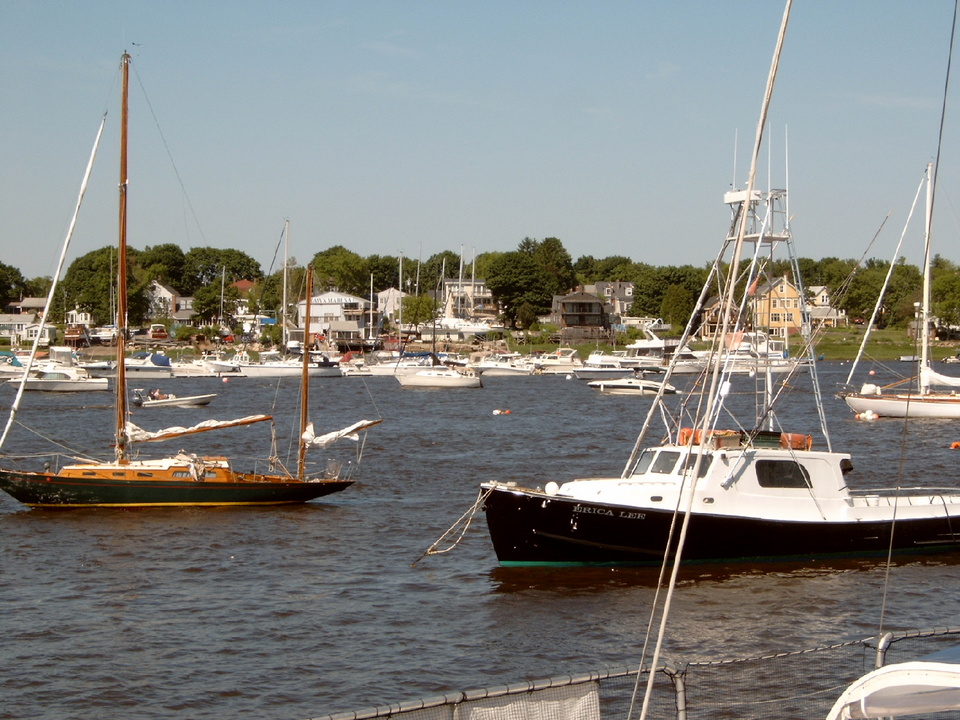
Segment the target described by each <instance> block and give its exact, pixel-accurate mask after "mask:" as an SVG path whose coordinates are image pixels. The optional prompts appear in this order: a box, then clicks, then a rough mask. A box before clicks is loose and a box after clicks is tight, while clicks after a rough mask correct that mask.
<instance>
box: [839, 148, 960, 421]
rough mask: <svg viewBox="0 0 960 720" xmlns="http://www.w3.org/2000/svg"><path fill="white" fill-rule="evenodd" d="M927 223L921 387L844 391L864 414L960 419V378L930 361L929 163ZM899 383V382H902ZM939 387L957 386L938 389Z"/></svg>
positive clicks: (932, 185)
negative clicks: (958, 390)
mask: <svg viewBox="0 0 960 720" xmlns="http://www.w3.org/2000/svg"><path fill="white" fill-rule="evenodd" d="M924 177H925V182H926V185H927V196H926V222H925V225H924V253H923V295H922V299H921V303H920V318H919V323H918V327H917V332H918V333H919V335H920V358H919V372H918V373H917V375H916V377H914V378H910V379H909V380H910V381H914V380H916V381H917V386H916V387H913V388H907V389H897V388H896V387H891V388H883V387H880V386H879V385H876V384H874V383H871V382H868V383H864V384H863V386H862V387H861V388H860V391H859V392H849V393H841V397H843V400H844V402H846V403H847V405H849V406H850V409H851V410H853V411H854V412H855V413H857V414H858V415H861V416H863V417H868V418H869V417H896V418H903V417H917V418H946V419H953V420H956V419H960V395H958V394H957V391H956V388H960V378H957V377H951V376H949V375H943V374H942V373H938V372H937V371H936V370H934V369H933V367H932V366H931V364H930V263H931V260H932V255H931V250H930V237H931V227H932V221H933V200H934V192H935V189H936V178H935V167H934V165H933V163H928V164H927V170H926V173H925V176H924ZM898 385H899V383H898ZM935 387H942V388H943V387H945V388H954V389H953V390H949V391H948V390H934V388H935Z"/></svg>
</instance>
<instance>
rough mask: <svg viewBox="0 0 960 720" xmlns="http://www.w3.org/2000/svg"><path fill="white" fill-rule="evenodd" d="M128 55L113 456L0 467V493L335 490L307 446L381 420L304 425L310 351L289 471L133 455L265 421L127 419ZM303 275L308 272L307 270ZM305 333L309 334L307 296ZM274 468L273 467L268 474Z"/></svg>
mask: <svg viewBox="0 0 960 720" xmlns="http://www.w3.org/2000/svg"><path fill="white" fill-rule="evenodd" d="M129 68H130V56H129V55H128V54H126V53H124V55H123V60H122V71H123V87H122V100H121V130H120V215H119V255H118V259H119V262H118V308H117V310H118V319H119V321H120V325H121V327H120V328H119V332H118V334H117V384H116V431H115V457H114V459H113V460H112V461H110V462H96V461H89V462H83V463H78V464H74V465H66V466H64V467H61V468H60V469H58V470H51V469H48V468H44V469H43V470H41V471H21V470H12V469H0V490H3V491H5V492H7V493H8V494H10V495H11V496H13V497H14V498H15V499H17V500H19V501H20V502H22V503H24V504H26V505H29V506H32V507H56V508H69V507H98V506H100V507H102V506H107V507H112V506H119V507H148V506H168V505H181V506H182V505H275V504H290V503H303V502H307V501H309V500H313V499H315V498H318V497H321V496H324V495H329V494H331V493H335V492H339V491H341V490H344V489H345V488H347V487H349V486H350V485H351V484H352V483H353V481H352V480H350V479H344V478H341V477H339V473H333V474H324V475H323V476H320V477H310V476H308V475H307V473H306V462H305V456H306V449H307V447H308V446H317V447H326V446H327V445H329V444H330V443H332V442H335V441H336V440H338V439H339V438H341V437H348V438H351V439H358V436H357V433H359V432H361V431H362V430H364V429H366V428H368V427H371V426H373V425H376V424H378V423H380V422H382V421H381V420H363V421H360V422H358V423H355V424H354V425H351V426H350V427H348V428H344V429H343V430H339V431H336V432H332V433H328V434H326V435H322V436H319V437H317V436H315V435H314V432H313V427H312V425H310V424H308V422H307V392H308V385H307V382H308V369H307V364H308V361H309V353H304V356H303V371H302V397H301V407H302V411H301V433H300V441H299V455H298V462H297V471H296V474H292V473H289V472H286V471H285V470H284V469H283V468H282V467H279V462H278V461H275V463H274V465H272V467H271V472H269V473H260V472H252V473H246V472H238V471H237V470H234V469H233V468H232V467H231V465H230V461H229V460H228V459H227V458H226V457H222V456H202V455H195V454H188V453H184V452H180V453H178V454H176V455H174V456H172V457H164V458H158V459H132V458H131V457H130V446H131V444H132V443H135V442H153V441H158V440H166V439H170V438H176V437H182V436H184V435H191V434H195V433H199V432H205V431H208V430H212V429H217V428H224V427H237V426H243V425H250V424H253V423H258V422H264V421H267V420H271V417H270V416H269V415H252V416H249V417H244V418H240V419H237V420H231V421H224V422H217V421H207V422H204V423H201V424H199V425H197V426H194V427H191V428H171V429H169V430H161V431H158V432H147V431H144V430H142V429H140V428H138V427H136V426H135V425H133V424H132V423H130V422H128V420H127V392H126V371H125V369H124V363H123V358H124V349H125V345H126V338H127V328H126V327H125V326H126V316H127V308H126V302H127V292H126V291H127V287H126V251H127V248H126V240H127V238H126V235H127V192H126V191H127V119H128V109H127V107H128V102H127V99H128V85H129ZM308 276H309V273H308ZM307 297H308V307H307V316H308V320H307V335H308V336H309V297H310V292H309V290H308V293H307ZM274 466H276V467H277V468H278V471H276V472H274V470H273V467H274Z"/></svg>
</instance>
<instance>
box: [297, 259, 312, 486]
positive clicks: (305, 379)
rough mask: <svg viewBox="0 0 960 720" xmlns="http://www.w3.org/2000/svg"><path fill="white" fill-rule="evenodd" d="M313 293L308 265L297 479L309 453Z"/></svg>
mask: <svg viewBox="0 0 960 720" xmlns="http://www.w3.org/2000/svg"><path fill="white" fill-rule="evenodd" d="M311 295H313V267H312V266H311V265H307V306H306V313H305V314H306V316H307V317H306V319H305V320H304V323H303V346H302V352H303V356H302V362H303V365H302V367H303V371H302V374H301V376H300V440H299V445H300V448H299V453H298V456H297V479H298V480H303V478H304V464H305V460H306V455H307V446H306V443H304V442H303V432H304V430H306V429H307V409H308V408H307V403H308V400H307V398H308V396H309V382H310V297H311Z"/></svg>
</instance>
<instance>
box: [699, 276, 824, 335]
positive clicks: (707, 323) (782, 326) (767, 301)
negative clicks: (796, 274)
mask: <svg viewBox="0 0 960 720" xmlns="http://www.w3.org/2000/svg"><path fill="white" fill-rule="evenodd" d="M747 294H748V297H749V301H748V305H747V308H746V313H747V317H746V318H745V322H744V323H742V326H741V330H756V331H761V332H766V333H768V334H769V335H770V336H771V337H781V338H786V337H789V336H790V335H795V334H797V333H799V332H800V328H801V326H802V317H803V308H804V303H805V300H804V298H803V296H802V295H801V293H800V291H799V290H798V289H797V287H796V286H795V285H794V284H793V283H791V282H790V281H789V280H788V279H787V277H786V276H784V277H780V278H774V279H773V280H770V281H768V282H766V283H764V284H763V285H759V286H756V287H751V288H750V289H749V290H748V291H747ZM719 308H720V298H713V299H712V300H711V301H710V302H708V303H707V304H706V305H705V306H704V309H703V322H702V323H701V325H700V337H701V338H703V339H705V340H706V339H709V338H712V337H714V335H716V333H718V332H719V331H720V325H721V321H722V318H721V317H720V312H719Z"/></svg>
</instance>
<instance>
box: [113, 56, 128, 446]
mask: <svg viewBox="0 0 960 720" xmlns="http://www.w3.org/2000/svg"><path fill="white" fill-rule="evenodd" d="M121 66H122V68H123V89H122V92H121V99H120V229H119V241H118V248H119V249H118V252H117V387H116V391H117V435H116V440H117V442H116V446H117V447H116V456H117V462H120V463H126V462H127V373H126V368H125V367H124V364H123V359H124V355H125V350H126V342H127V121H128V110H127V95H128V90H129V85H130V55H129V53H124V54H123V59H122V61H121Z"/></svg>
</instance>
